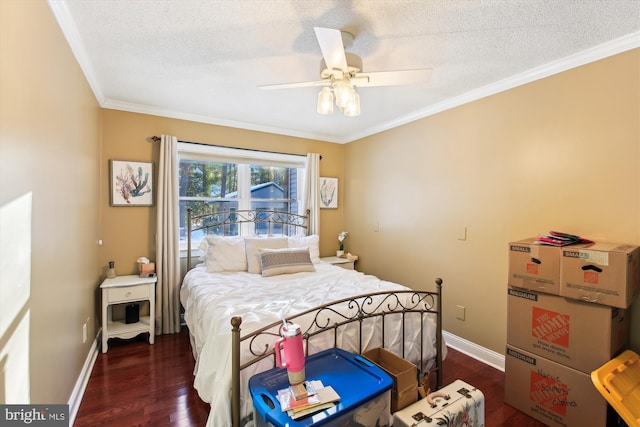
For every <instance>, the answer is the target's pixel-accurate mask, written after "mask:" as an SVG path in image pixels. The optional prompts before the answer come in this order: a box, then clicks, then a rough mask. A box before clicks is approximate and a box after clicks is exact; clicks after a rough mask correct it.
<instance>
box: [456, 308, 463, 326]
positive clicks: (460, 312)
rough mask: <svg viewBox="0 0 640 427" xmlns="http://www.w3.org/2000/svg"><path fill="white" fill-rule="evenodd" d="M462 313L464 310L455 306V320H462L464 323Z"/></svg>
mask: <svg viewBox="0 0 640 427" xmlns="http://www.w3.org/2000/svg"><path fill="white" fill-rule="evenodd" d="M464 312H465V308H464V307H463V306H461V305H456V319H458V320H462V321H463V322H464Z"/></svg>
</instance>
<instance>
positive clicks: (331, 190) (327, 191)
mask: <svg viewBox="0 0 640 427" xmlns="http://www.w3.org/2000/svg"><path fill="white" fill-rule="evenodd" d="M320 207H321V208H329V209H337V208H338V178H326V177H320Z"/></svg>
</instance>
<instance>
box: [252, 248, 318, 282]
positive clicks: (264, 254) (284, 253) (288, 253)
mask: <svg viewBox="0 0 640 427" xmlns="http://www.w3.org/2000/svg"><path fill="white" fill-rule="evenodd" d="M258 253H259V254H260V269H261V271H262V276H263V277H271V276H277V275H279V274H293V273H301V272H311V271H316V269H315V267H314V266H313V264H312V263H311V258H310V257H309V248H285V249H258Z"/></svg>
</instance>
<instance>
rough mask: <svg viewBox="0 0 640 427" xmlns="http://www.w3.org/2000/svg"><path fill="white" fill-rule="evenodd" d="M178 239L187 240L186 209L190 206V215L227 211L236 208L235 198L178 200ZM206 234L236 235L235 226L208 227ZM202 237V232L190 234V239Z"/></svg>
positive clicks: (236, 229) (194, 239) (197, 239)
mask: <svg viewBox="0 0 640 427" xmlns="http://www.w3.org/2000/svg"><path fill="white" fill-rule="evenodd" d="M179 203H180V240H184V241H186V240H187V209H188V208H191V216H192V217H193V216H197V215H202V214H209V213H214V212H228V211H235V210H238V202H237V201H235V200H229V201H224V200H215V201H202V200H180V202H179ZM207 234H217V235H227V236H232V235H237V234H238V228H237V226H235V225H234V226H224V227H222V226H221V227H217V228H215V229H214V228H209V229H208V230H207ZM202 237H204V231H203V232H194V233H192V234H191V240H192V241H194V242H198V241H200V240H201V239H202Z"/></svg>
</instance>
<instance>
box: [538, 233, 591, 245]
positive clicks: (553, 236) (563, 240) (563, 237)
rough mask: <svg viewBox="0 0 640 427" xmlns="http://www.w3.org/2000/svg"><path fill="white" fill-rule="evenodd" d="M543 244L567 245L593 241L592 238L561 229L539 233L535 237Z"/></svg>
mask: <svg viewBox="0 0 640 427" xmlns="http://www.w3.org/2000/svg"><path fill="white" fill-rule="evenodd" d="M536 240H537V241H538V242H540V243H541V244H543V245H550V246H569V245H575V244H577V243H593V241H592V240H589V239H585V238H584V237H580V236H576V235H575V234H569V233H563V232H561V231H550V232H549V234H541V235H540V236H538V237H537V238H536Z"/></svg>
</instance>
